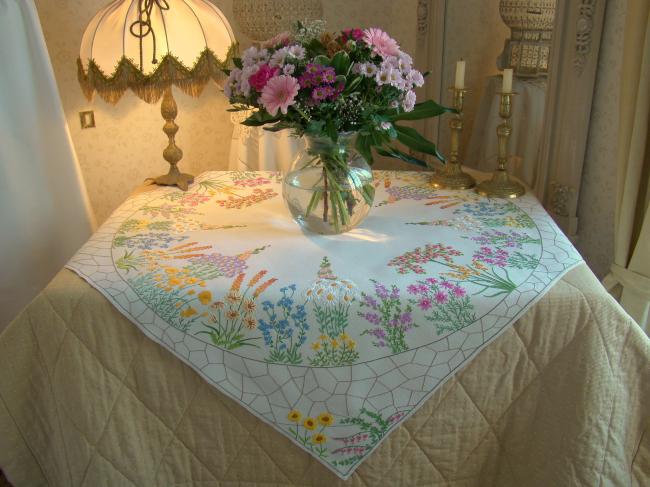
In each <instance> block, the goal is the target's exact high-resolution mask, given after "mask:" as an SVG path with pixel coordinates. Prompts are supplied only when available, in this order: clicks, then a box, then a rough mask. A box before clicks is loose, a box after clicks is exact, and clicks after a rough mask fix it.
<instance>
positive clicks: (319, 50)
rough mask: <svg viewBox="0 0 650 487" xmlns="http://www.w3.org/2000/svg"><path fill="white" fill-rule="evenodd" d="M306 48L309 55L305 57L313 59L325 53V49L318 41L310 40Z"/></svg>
mask: <svg viewBox="0 0 650 487" xmlns="http://www.w3.org/2000/svg"><path fill="white" fill-rule="evenodd" d="M306 48H307V53H308V54H309V55H308V56H307V57H313V56H318V55H321V54H326V53H327V48H326V47H325V46H324V45H323V43H322V42H321V41H319V40H318V39H312V40H311V41H310V42H309V44H307V46H306Z"/></svg>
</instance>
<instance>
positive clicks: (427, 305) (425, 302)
mask: <svg viewBox="0 0 650 487" xmlns="http://www.w3.org/2000/svg"><path fill="white" fill-rule="evenodd" d="M431 304H432V303H431V300H430V299H429V298H422V299H420V301H418V306H419V307H420V309H421V310H423V311H426V310H428V309H431Z"/></svg>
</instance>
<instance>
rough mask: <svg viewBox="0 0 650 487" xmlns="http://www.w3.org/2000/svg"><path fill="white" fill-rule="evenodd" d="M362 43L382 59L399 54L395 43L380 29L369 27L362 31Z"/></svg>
mask: <svg viewBox="0 0 650 487" xmlns="http://www.w3.org/2000/svg"><path fill="white" fill-rule="evenodd" d="M363 41H364V42H365V43H366V44H368V45H369V46H370V47H371V48H372V51H373V52H374V53H375V54H379V55H380V56H382V57H387V56H397V55H398V54H399V45H398V44H397V41H396V40H395V39H393V38H392V37H391V36H389V35H388V34H386V32H384V31H383V30H381V29H377V28H375V27H371V28H370V29H366V30H364V31H363Z"/></svg>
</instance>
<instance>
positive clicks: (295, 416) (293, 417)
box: [287, 409, 302, 423]
mask: <svg viewBox="0 0 650 487" xmlns="http://www.w3.org/2000/svg"><path fill="white" fill-rule="evenodd" d="M287 419H288V420H289V421H291V422H293V423H299V422H300V420H301V419H302V414H301V413H300V411H297V410H295V409H294V410H293V411H291V412H290V413H289V414H288V415H287Z"/></svg>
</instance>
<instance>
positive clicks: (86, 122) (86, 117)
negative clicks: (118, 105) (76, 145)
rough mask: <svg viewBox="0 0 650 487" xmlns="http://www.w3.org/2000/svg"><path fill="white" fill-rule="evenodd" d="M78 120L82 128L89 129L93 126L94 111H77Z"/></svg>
mask: <svg viewBox="0 0 650 487" xmlns="http://www.w3.org/2000/svg"><path fill="white" fill-rule="evenodd" d="M79 120H80V121H81V128H82V129H91V128H94V127H95V112H93V111H92V110H86V111H85V112H79Z"/></svg>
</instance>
